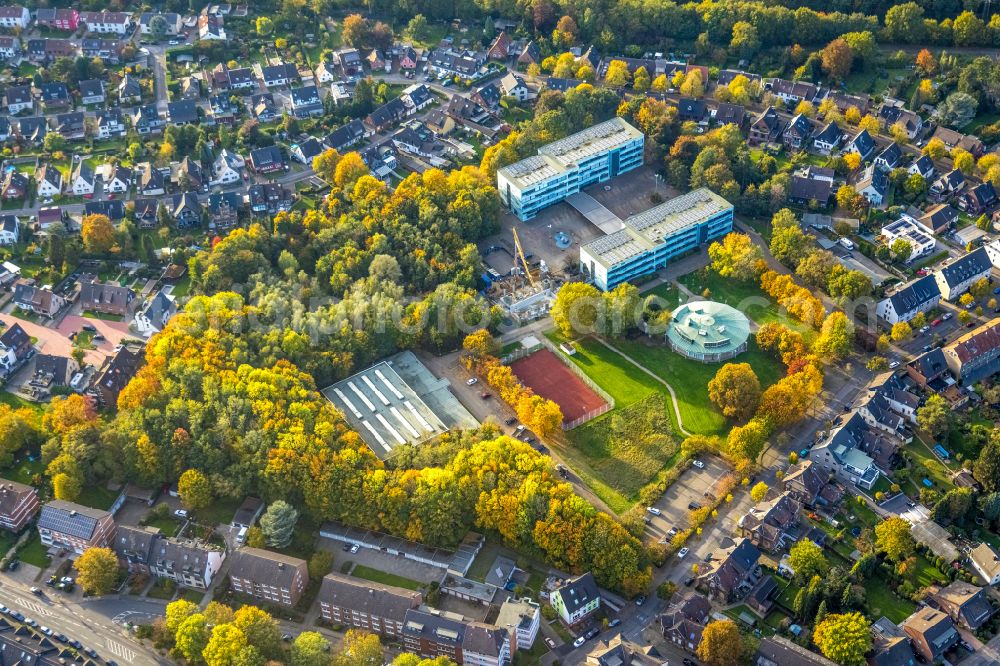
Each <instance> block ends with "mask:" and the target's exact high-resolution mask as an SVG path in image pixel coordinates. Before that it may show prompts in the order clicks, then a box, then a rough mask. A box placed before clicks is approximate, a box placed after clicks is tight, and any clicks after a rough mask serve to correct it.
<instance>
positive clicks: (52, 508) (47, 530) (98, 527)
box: [38, 500, 115, 555]
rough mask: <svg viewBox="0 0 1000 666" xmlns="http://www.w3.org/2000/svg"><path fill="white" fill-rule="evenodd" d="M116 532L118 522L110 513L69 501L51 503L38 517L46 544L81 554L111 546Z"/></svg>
mask: <svg viewBox="0 0 1000 666" xmlns="http://www.w3.org/2000/svg"><path fill="white" fill-rule="evenodd" d="M114 532H115V520H114V517H113V516H112V515H111V514H110V513H108V512H107V511H104V510H103V509H92V508H90V507H89V506H83V505H82V504H76V503H75V502H67V501H66V500H52V501H51V502H48V503H47V504H45V505H44V506H43V507H42V512H41V514H40V515H39V517H38V535H39V536H40V537H41V540H42V544H44V545H45V546H49V547H53V546H54V547H56V548H65V549H67V550H70V551H73V552H74V553H76V554H77V555H82V554H83V551H85V550H87V549H88V548H103V547H105V546H107V545H108V544H110V543H111V539H112V537H113V536H114Z"/></svg>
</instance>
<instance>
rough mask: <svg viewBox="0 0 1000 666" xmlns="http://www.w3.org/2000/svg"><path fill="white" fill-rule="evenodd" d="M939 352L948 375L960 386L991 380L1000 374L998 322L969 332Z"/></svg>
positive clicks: (999, 328) (992, 322)
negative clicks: (997, 373)
mask: <svg viewBox="0 0 1000 666" xmlns="http://www.w3.org/2000/svg"><path fill="white" fill-rule="evenodd" d="M942 351H943V352H944V358H945V362H946V363H947V364H948V368H949V369H950V370H951V374H952V375H953V376H954V377H955V379H957V380H958V381H959V382H960V383H961V384H962V385H963V386H971V385H972V384H975V383H976V382H978V381H979V380H981V379H988V378H989V377H992V376H993V375H994V374H996V372H997V371H998V370H1000V319H993V320H990V321H989V322H987V323H986V324H983V325H982V326H979V327H977V328H974V329H972V330H971V331H969V332H968V333H966V334H965V335H962V336H961V337H959V338H956V339H955V340H953V341H952V342H950V343H948V344H947V345H945V346H944V347H942Z"/></svg>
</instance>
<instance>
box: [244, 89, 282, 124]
mask: <svg viewBox="0 0 1000 666" xmlns="http://www.w3.org/2000/svg"><path fill="white" fill-rule="evenodd" d="M250 109H251V110H252V111H253V117H254V118H256V119H257V120H259V121H260V122H262V123H269V122H271V121H272V120H275V119H276V118H277V117H278V109H277V107H276V106H275V104H274V96H273V95H271V94H270V93H263V94H259V95H254V96H253V97H252V98H251V103H250Z"/></svg>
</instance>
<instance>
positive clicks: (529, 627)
mask: <svg viewBox="0 0 1000 666" xmlns="http://www.w3.org/2000/svg"><path fill="white" fill-rule="evenodd" d="M541 616H542V613H541V606H539V605H538V603H537V602H535V601H533V600H532V599H531V598H530V597H524V598H523V599H515V598H514V597H510V598H508V599H507V600H505V601H504V602H503V604H502V605H501V606H500V614H499V615H497V619H496V620H495V621H494V623H493V624H494V626H497V627H504V628H506V629H507V631H508V633H510V634H512V635H513V636H514V643H515V646H516V649H517V650H530V649H531V648H532V647H533V646H534V644H535V639H536V638H537V637H538V630H539V627H540V626H541V621H540V620H541Z"/></svg>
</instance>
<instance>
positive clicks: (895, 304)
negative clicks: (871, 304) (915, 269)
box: [876, 275, 941, 326]
mask: <svg viewBox="0 0 1000 666" xmlns="http://www.w3.org/2000/svg"><path fill="white" fill-rule="evenodd" d="M940 302H941V289H940V287H938V284H937V280H935V279H934V276H933V275H925V276H924V277H922V278H919V279H917V280H914V281H912V282H909V283H907V284H905V285H903V286H902V287H901V288H900V289H898V290H897V291H895V292H894V293H892V294H890V295H888V296H887V297H886V298H884V299H883V300H881V301H879V303H878V305H877V306H876V313H877V315H878V317H879V319H880V320H882V321H884V322H886V323H887V324H888V325H889V326H892V325H893V324H898V323H899V322H901V321H910V320H911V319H913V318H914V317H915V316H917V313H918V312H928V311H930V310H931V309H933V308H936V307H937V306H938V303H940Z"/></svg>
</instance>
